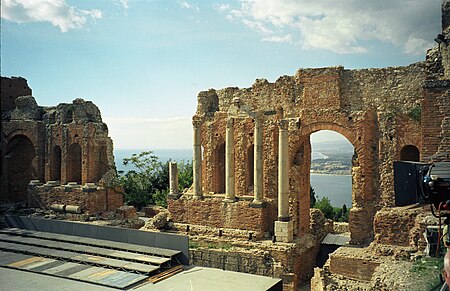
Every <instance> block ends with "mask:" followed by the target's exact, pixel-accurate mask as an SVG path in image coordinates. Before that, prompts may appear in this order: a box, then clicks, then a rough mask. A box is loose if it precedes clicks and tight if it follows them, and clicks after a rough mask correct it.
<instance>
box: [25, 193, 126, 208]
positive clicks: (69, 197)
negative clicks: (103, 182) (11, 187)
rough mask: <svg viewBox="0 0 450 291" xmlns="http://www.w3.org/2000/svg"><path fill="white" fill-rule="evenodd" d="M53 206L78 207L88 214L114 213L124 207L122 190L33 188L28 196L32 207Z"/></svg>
mask: <svg viewBox="0 0 450 291" xmlns="http://www.w3.org/2000/svg"><path fill="white" fill-rule="evenodd" d="M52 204H64V205H77V206H81V207H82V209H83V211H85V212H88V213H91V214H93V213H99V212H105V211H114V210H115V209H116V208H118V207H120V206H122V205H123V193H122V192H121V191H120V189H113V188H103V187H97V188H96V189H92V188H91V189H89V190H86V189H83V188H81V187H80V188H71V189H70V188H67V187H66V186H60V187H46V186H31V187H30V188H29V194H28V205H29V206H30V207H43V208H49V207H50V205H52Z"/></svg>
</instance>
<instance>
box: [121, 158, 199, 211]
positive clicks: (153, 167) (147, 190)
mask: <svg viewBox="0 0 450 291" xmlns="http://www.w3.org/2000/svg"><path fill="white" fill-rule="evenodd" d="M123 164H124V165H125V166H126V165H132V166H134V168H135V170H130V171H128V172H127V173H126V174H123V173H121V176H120V183H121V185H122V187H123V189H124V190H125V202H126V203H127V204H129V205H133V206H135V207H138V208H140V207H142V206H145V205H148V204H157V205H159V206H163V207H167V194H168V193H169V162H165V163H161V162H160V161H159V159H158V157H157V156H155V155H153V152H152V151H145V152H142V153H140V154H132V156H131V157H129V158H124V159H123ZM178 181H179V183H178V188H179V190H180V191H182V190H184V189H185V188H189V187H190V186H191V185H192V181H193V172H192V162H185V161H181V162H179V163H178Z"/></svg>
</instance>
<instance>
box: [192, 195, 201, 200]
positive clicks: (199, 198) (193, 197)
mask: <svg viewBox="0 0 450 291" xmlns="http://www.w3.org/2000/svg"><path fill="white" fill-rule="evenodd" d="M192 199H193V200H202V199H203V196H200V195H193V196H192Z"/></svg>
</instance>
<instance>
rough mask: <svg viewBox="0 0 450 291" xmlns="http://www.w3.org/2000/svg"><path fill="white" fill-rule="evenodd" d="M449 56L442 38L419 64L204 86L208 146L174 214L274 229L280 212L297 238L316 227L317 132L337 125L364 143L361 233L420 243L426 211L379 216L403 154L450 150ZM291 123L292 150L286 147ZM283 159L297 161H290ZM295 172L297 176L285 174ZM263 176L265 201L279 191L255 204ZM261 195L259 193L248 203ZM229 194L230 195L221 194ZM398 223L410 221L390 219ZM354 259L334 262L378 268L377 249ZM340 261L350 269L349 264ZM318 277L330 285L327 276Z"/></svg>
mask: <svg viewBox="0 0 450 291" xmlns="http://www.w3.org/2000/svg"><path fill="white" fill-rule="evenodd" d="M442 7H443V9H442V33H443V34H444V37H445V38H447V39H449V38H450V36H449V32H450V30H449V27H448V26H449V21H448V15H449V9H450V4H449V1H444V2H443V6H442ZM449 57H450V45H449V44H446V43H444V42H443V43H441V44H440V45H439V46H436V47H435V48H432V49H430V50H429V51H428V52H427V56H426V59H425V61H424V62H419V63H414V64H411V65H409V66H404V67H389V68H380V69H360V70H348V69H344V68H343V67H329V68H317V69H299V70H298V71H297V72H296V74H295V75H293V76H282V77H280V78H279V79H278V80H277V81H276V82H274V83H270V82H268V81H267V80H265V79H259V80H256V82H255V83H254V84H253V85H252V86H251V87H250V88H243V89H240V88H235V87H231V88H225V89H221V90H214V89H210V90H208V91H204V92H200V93H199V95H198V106H197V111H196V113H195V116H194V117H193V120H194V121H195V125H194V136H198V135H195V134H198V133H199V132H200V137H201V138H200V139H197V140H196V142H195V143H196V144H197V145H199V144H201V147H202V148H203V151H202V155H201V156H200V154H199V153H200V151H199V150H197V151H195V150H194V152H197V153H198V154H197V156H196V158H194V160H199V161H201V172H200V173H201V180H200V185H199V184H198V183H197V184H195V183H194V184H195V185H196V187H193V188H192V189H196V190H195V191H194V192H192V191H187V192H186V193H184V194H183V195H182V197H181V198H180V200H174V201H171V202H169V211H170V212H171V215H172V218H173V220H174V221H175V222H178V221H183V223H187V224H189V223H190V224H198V225H202V226H216V227H223V226H225V225H228V226H230V225H234V224H235V221H239V222H240V224H239V226H238V227H237V228H239V229H241V230H255V226H257V227H258V229H259V230H260V231H261V232H262V233H265V235H264V236H266V237H267V236H271V235H273V231H274V227H273V226H272V224H273V223H274V222H275V221H276V220H278V222H277V223H278V224H277V225H279V226H280V229H281V228H284V229H286V236H282V235H280V238H282V239H285V240H288V241H289V240H291V239H292V240H293V241H296V239H298V238H302V237H304V236H305V235H309V234H308V232H309V230H310V228H309V221H310V220H309V215H310V212H309V205H310V203H309V199H310V197H309V187H310V184H309V178H310V176H309V169H310V159H311V145H310V135H311V134H312V133H314V132H317V131H319V130H333V131H336V132H338V133H340V134H342V135H343V136H345V137H346V138H347V139H348V140H349V141H350V142H351V144H352V145H353V146H354V150H355V155H354V158H353V161H352V162H353V168H352V208H351V210H350V214H349V220H350V221H349V231H350V233H351V241H352V243H357V244H361V243H369V242H371V241H372V240H373V238H374V235H376V240H381V241H380V244H382V245H386V243H389V242H390V240H392V242H391V243H395V244H397V246H398V247H400V248H407V249H405V250H402V251H401V252H403V253H405V252H406V253H407V252H409V251H411V250H414V249H417V248H420V247H421V246H422V245H423V241H421V239H420V238H419V237H420V232H421V231H422V230H423V228H424V223H423V222H420V221H419V220H415V219H413V216H409V215H406V216H405V217H402V215H400V214H399V216H398V217H397V216H396V215H394V216H395V217H391V216H390V214H389V215H388V214H386V213H384V212H380V214H379V215H378V216H377V218H376V219H375V225H374V218H375V215H376V213H377V211H379V210H380V209H384V208H390V207H393V206H395V195H394V180H393V177H394V172H393V162H394V161H398V160H407V161H449V159H450V156H449V152H450V117H449V116H450V115H449V112H450V98H449V97H450V96H449V94H450V81H449V78H450V59H449ZM258 124H261V128H262V137H261V140H262V142H261V143H262V158H261V159H260V160H258V161H259V162H260V164H262V173H263V174H262V177H259V178H258V176H257V174H256V173H257V172H256V171H257V169H258V164H257V163H256V162H255V160H256V159H257V157H256V154H255V153H256V151H257V149H258V147H257V146H256V145H255V144H256V143H257V140H258V135H257V133H258V131H257V128H259V127H258ZM286 124H287V127H286ZM286 130H287V131H288V138H287V144H288V145H287V152H288V153H287V158H286V155H284V154H283V153H284V151H285V149H286V138H285V135H284V132H285V131H286ZM230 132H231V134H230ZM227 143H231V145H230V144H227ZM198 148H199V147H197V149H198ZM252 148H253V149H252ZM194 149H195V147H194ZM227 153H228V155H227ZM285 159H287V163H288V167H287V169H288V170H285V169H286V168H283V165H285V162H286V161H285ZM227 163H228V164H227ZM252 167H253V169H252ZM198 169H200V167H198ZM286 172H288V179H287V181H288V183H286V180H283V179H284V178H283V177H284V176H286V174H285V173H286ZM194 173H195V171H194ZM200 173H199V175H198V176H200ZM252 179H253V183H252ZM258 179H261V180H262V183H261V185H262V186H261V188H262V189H261V192H262V195H261V194H259V195H261V196H262V202H270V203H266V209H265V210H261V212H258V215H254V213H255V209H252V208H251V207H252V206H253V205H254V204H255V203H256V205H259V203H260V201H259V200H261V198H260V196H258V195H257V194H258V193H259V192H258V191H256V190H255V187H256V182H257V181H259V180H258ZM286 184H288V190H286V189H285V185H286ZM230 185H231V187H230ZM227 187H228V188H227ZM199 192H201V193H199ZM256 192H258V193H256ZM285 192H288V193H287V196H288V199H286V193H285ZM252 197H254V199H255V201H256V202H255V203H249V202H250V200H251V199H252ZM224 198H226V199H225V203H224V202H220V200H221V199H224ZM235 199H236V201H237V202H233V201H235ZM286 201H287V202H286ZM220 203H223V204H220ZM286 204H288V207H287V208H288V210H286ZM200 205H202V206H204V207H202V206H200ZM220 205H222V206H221V207H220ZM230 205H233V206H230ZM205 208H209V209H205ZM219 209H220V211H219ZM238 209H239V210H238ZM286 212H287V213H288V214H287V215H286ZM186 213H189V215H187V214H186ZM265 215H270V216H265ZM187 216H192V217H193V218H192V219H191V218H190V217H189V218H187ZM286 216H287V217H286ZM391 223H394V224H401V225H398V226H397V228H395V227H393V228H391V229H389V226H390V225H391ZM406 229H409V230H410V231H408V234H409V235H406V236H405V237H402V238H398V234H397V233H398V232H399V231H406ZM291 230H292V232H293V238H291V237H290V236H289V235H290V232H291ZM275 233H278V234H280V233H281V232H280V231H278V232H277V231H275ZM401 252H400V253H401ZM303 258H304V257H302V256H299V257H297V259H298V260H302V261H303ZM355 260H356V261H355V262H356V263H355V264H353V265H351V262H352V259H351V258H350V259H348V258H347V257H346V256H344V255H343V256H342V257H336V259H335V261H334V263H333V266H331V269H332V271H333V272H337V273H339V272H340V273H341V274H343V275H345V276H347V275H349V276H351V275H352V274H355V275H354V276H356V277H358V278H356V279H360V280H370V278H369V277H368V276H367V277H364V276H365V275H364V274H365V273H364V272H363V273H362V274H359V273H358V272H357V270H353V269H352V268H353V267H354V268H358V266H360V267H361V268H363V267H364V268H363V269H364V270H365V271H367V273H370V274H371V273H373V270H374V269H375V268H376V266H377V264H378V263H377V262H376V260H375V261H373V260H372V259H366V258H360V259H359V261H358V258H357V257H355ZM290 266H291V270H295V269H296V268H295V267H294V265H290ZM341 267H342V268H344V267H345V268H346V269H345V270H344V269H343V270H341V271H340V269H341ZM311 270H312V269H311ZM319 273H320V272H318V274H319ZM284 274H288V272H285V273H284ZM316 283H317V284H318V285H321V284H322V283H323V280H320V279H318V280H316Z"/></svg>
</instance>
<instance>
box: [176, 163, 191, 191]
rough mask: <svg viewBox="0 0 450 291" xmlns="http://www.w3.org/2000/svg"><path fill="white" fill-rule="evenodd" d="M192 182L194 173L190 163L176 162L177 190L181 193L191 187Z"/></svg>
mask: <svg viewBox="0 0 450 291" xmlns="http://www.w3.org/2000/svg"><path fill="white" fill-rule="evenodd" d="M193 182H194V172H193V165H192V161H184V160H181V161H180V162H178V190H179V191H180V192H183V190H184V189H186V188H189V187H191V186H192V183H193Z"/></svg>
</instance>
